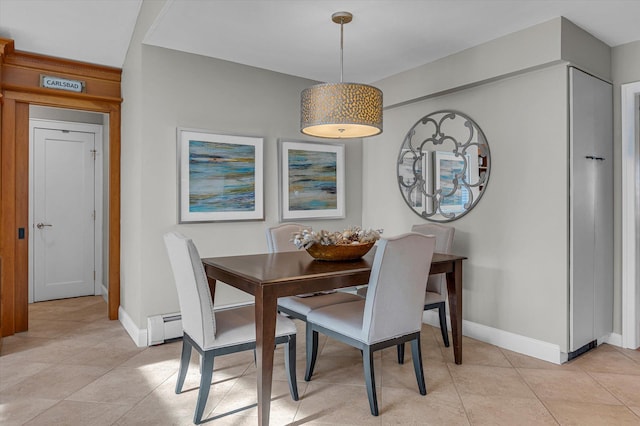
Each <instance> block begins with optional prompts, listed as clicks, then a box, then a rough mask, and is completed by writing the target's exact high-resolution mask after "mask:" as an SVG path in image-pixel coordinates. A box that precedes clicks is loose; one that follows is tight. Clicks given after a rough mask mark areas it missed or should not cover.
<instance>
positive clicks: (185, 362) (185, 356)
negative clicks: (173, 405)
mask: <svg viewBox="0 0 640 426" xmlns="http://www.w3.org/2000/svg"><path fill="white" fill-rule="evenodd" d="M190 360H191V343H189V342H188V341H187V340H186V339H183V340H182V355H180V368H179V370H178V381H177V382H176V393H180V392H182V386H183V385H184V379H185V377H187V370H188V369H189V361H190Z"/></svg>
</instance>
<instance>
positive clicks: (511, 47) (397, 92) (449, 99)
mask: <svg viewBox="0 0 640 426" xmlns="http://www.w3.org/2000/svg"><path fill="white" fill-rule="evenodd" d="M585 52H589V54H586V53H585ZM610 60H611V57H610V50H609V48H608V47H607V46H606V45H605V44H604V43H602V42H600V41H599V40H597V39H595V38H594V37H593V36H591V35H589V34H588V33H586V32H584V31H583V30H581V29H580V28H578V27H576V26H575V25H573V24H572V23H571V22H569V21H567V20H566V19H563V18H557V19H554V20H552V21H549V22H546V23H543V24H540V25H537V26H534V27H531V28H528V29H525V30H523V31H520V32H517V33H514V34H510V35H507V36H505V37H502V38H500V39H497V40H494V41H491V42H489V43H485V44H483V45H481V46H478V47H474V48H472V49H468V50H466V51H463V52H460V53H457V54H455V55H452V56H450V57H446V58H443V59H441V60H439V61H436V62H434V63H431V64H427V65H424V66H422V67H419V68H416V69H414V70H411V71H407V72H405V73H402V74H399V75H396V76H392V77H389V78H387V79H384V80H382V81H380V82H378V83H377V85H378V86H379V87H380V88H381V89H382V90H383V92H384V94H385V99H386V101H385V104H386V105H388V106H390V108H387V109H386V110H385V116H384V125H385V130H384V133H383V134H382V135H381V136H378V137H375V138H371V139H370V140H368V141H365V142H364V144H363V147H364V148H363V149H364V174H363V182H364V200H363V224H364V225H365V226H372V227H382V228H384V229H385V234H391V235H393V234H397V233H401V232H407V231H408V230H410V228H411V226H412V225H413V224H417V223H422V222H424V220H423V219H421V218H420V217H419V216H417V215H415V214H414V213H413V212H412V211H411V210H410V209H409V208H408V207H407V206H406V205H405V203H404V202H403V200H402V197H401V194H400V191H399V189H398V185H397V183H396V182H397V181H396V177H395V176H396V168H395V162H393V161H389V159H390V158H397V155H398V150H399V148H400V145H401V143H402V141H403V138H404V136H405V134H406V132H407V131H408V130H409V128H411V126H412V125H413V124H414V123H415V122H416V121H417V120H419V119H420V118H421V117H423V116H425V115H427V114H429V113H431V112H435V111H438V110H442V109H452V110H457V111H460V112H464V113H465V114H467V115H469V116H470V117H471V118H472V119H474V121H476V123H477V124H478V125H479V126H480V128H481V129H482V130H483V131H484V133H485V135H486V137H487V140H488V142H489V146H490V149H491V157H492V170H491V177H490V181H489V184H488V186H487V190H486V193H485V194H484V195H483V198H482V199H481V200H480V202H479V204H478V205H477V206H476V207H475V209H474V210H473V211H472V212H471V213H469V214H467V215H466V216H464V217H463V218H462V219H459V220H456V221H455V222H453V223H451V224H452V225H453V226H455V227H456V238H455V241H454V251H455V252H456V253H460V254H463V255H466V256H468V257H469V259H468V260H467V261H466V262H465V266H464V274H465V276H464V293H463V300H464V302H463V303H464V319H465V320H469V321H472V322H474V323H478V324H481V325H485V326H489V327H493V328H495V329H499V330H503V331H508V332H512V333H515V334H518V335H521V336H526V337H530V338H533V339H537V340H540V341H543V342H548V343H552V344H556V345H558V346H559V347H560V350H561V351H564V352H566V351H567V349H568V340H567V339H568V329H569V325H568V314H569V311H568V274H569V269H568V250H569V247H568V241H567V238H568V232H569V227H568V223H569V222H568V221H569V217H568V183H569V170H568V138H567V136H568V100H567V94H568V78H567V65H569V64H575V65H576V66H578V67H580V68H583V69H587V70H590V71H591V72H592V73H594V74H598V75H599V76H601V77H603V78H608V77H609V76H610ZM382 206H384V210H383V209H382V208H381V207H382Z"/></svg>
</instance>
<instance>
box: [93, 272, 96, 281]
mask: <svg viewBox="0 0 640 426" xmlns="http://www.w3.org/2000/svg"><path fill="white" fill-rule="evenodd" d="M93 280H94V281H95V280H96V271H93Z"/></svg>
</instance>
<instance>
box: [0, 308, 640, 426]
mask: <svg viewBox="0 0 640 426" xmlns="http://www.w3.org/2000/svg"><path fill="white" fill-rule="evenodd" d="M29 312H30V319H31V320H32V327H31V330H30V331H29V332H27V333H18V334H17V335H15V336H9V337H5V338H3V340H2V343H3V344H2V347H1V349H0V424H2V425H3V426H4V425H5V424H6V425H14V424H15V425H22V424H25V423H27V422H30V423H29V424H56V425H57V424H69V425H82V426H84V425H90V424H114V423H113V422H115V424H118V425H121V426H122V425H136V426H137V425H153V426H155V425H165V424H175V425H191V424H192V418H193V412H194V410H195V402H196V398H197V393H198V388H199V380H200V374H199V368H198V363H199V356H198V354H197V353H196V352H195V351H194V352H193V353H192V357H191V363H190V367H189V373H188V374H187V379H186V381H185V386H184V389H183V392H182V393H181V394H180V395H176V394H175V392H174V388H175V381H176V373H177V369H178V364H179V358H180V352H181V346H182V342H180V341H178V342H173V343H168V344H164V345H159V346H155V347H150V348H137V347H136V345H135V344H134V343H133V341H132V340H131V338H130V337H129V336H128V334H127V333H126V331H125V330H124V329H123V327H122V325H121V324H120V323H119V322H118V321H109V320H108V319H107V309H106V303H105V302H104V300H103V299H102V297H99V296H98V297H86V298H77V299H64V300H60V301H50V302H41V303H36V304H32V305H29ZM296 327H297V329H298V339H297V345H296V349H297V355H296V365H297V376H298V386H299V392H300V398H301V399H300V401H298V402H294V401H292V400H291V398H290V396H289V389H288V384H287V382H286V372H285V369H284V354H283V353H284V352H283V348H282V347H279V348H278V349H277V350H276V353H275V354H274V378H275V379H276V380H275V382H274V398H275V399H274V401H273V405H272V411H271V424H272V425H281V424H282V425H285V424H286V425H296V426H297V425H303V424H304V425H367V424H374V425H382V424H385V425H386V424H414V425H418V424H444V425H451V424H454V425H455V424H468V423H471V424H492V425H493V424H497V425H499V424H527V425H528V424H546V423H548V421H549V420H550V415H551V414H553V416H554V417H555V421H557V422H559V423H561V424H580V425H582V424H586V425H588V424H597V425H609V424H616V425H617V424H638V425H640V401H639V399H640V397H639V396H638V395H640V389H639V388H638V386H639V383H640V380H636V379H640V367H639V365H640V351H632V350H629V349H622V348H618V347H614V346H611V345H606V344H605V345H601V346H599V347H598V348H596V349H594V350H592V351H589V352H588V353H586V354H584V355H582V356H580V357H578V358H577V359H575V360H573V361H572V362H569V363H566V364H564V365H562V366H558V365H555V364H550V363H547V362H544V361H540V360H537V359H535V358H531V357H527V356H525V355H521V354H517V353H515V352H511V351H507V350H504V349H498V348H497V347H494V346H491V345H487V344H485V343H483V342H479V341H477V340H474V339H470V338H467V337H463V361H464V364H462V365H455V364H453V349H452V347H449V348H445V347H444V345H443V342H442V336H441V334H440V330H439V329H438V328H436V327H431V326H430V325H423V327H422V332H421V349H422V358H423V363H424V372H425V381H426V385H427V391H428V394H427V395H426V396H422V395H420V394H419V392H418V389H417V384H416V380H415V373H414V371H413V364H412V361H411V350H410V345H406V354H405V364H403V365H400V364H398V363H397V356H396V349H395V347H391V348H387V349H385V350H382V351H379V352H377V353H376V360H375V373H376V381H377V385H378V386H377V392H378V398H379V399H378V402H379V407H380V416H379V417H373V416H371V414H370V412H369V403H368V399H367V393H366V388H365V385H364V377H363V368H362V358H361V354H360V352H359V351H358V350H357V349H353V348H350V347H348V346H347V345H344V344H342V343H340V342H337V341H336V340H334V339H329V338H327V337H326V336H324V335H320V345H319V356H318V364H317V365H316V371H315V374H314V377H313V380H312V381H311V382H310V383H306V382H304V381H303V376H304V369H305V327H304V323H303V322H301V321H298V320H296ZM450 337H451V336H450ZM83 364H89V365H83ZM96 365H102V367H100V366H96ZM514 367H515V368H514ZM255 376H256V369H255V364H254V360H253V352H252V351H246V352H243V353H239V354H232V355H226V356H222V357H218V358H217V359H216V362H215V372H214V376H213V381H214V384H213V386H212V387H211V392H210V394H209V399H208V401H207V407H206V410H205V418H209V419H215V423H212V424H216V425H254V424H256V415H257V414H256V408H255V404H256V377H255ZM576 380H577V381H576ZM532 389H533V390H535V392H536V393H538V394H539V396H540V398H543V397H542V396H541V395H544V398H543V399H542V400H540V399H538V398H537V397H536V394H534V391H533V390H532ZM567 395H569V397H568V396H567ZM576 395H577V396H576ZM556 397H557V398H565V399H567V398H571V397H572V398H577V399H585V400H586V401H588V402H586V403H582V402H576V401H575V400H572V401H564V400H560V399H558V400H556V399H553V398H556ZM602 402H605V403H604V404H603V403H602ZM623 404H627V405H626V406H625V405H623ZM242 406H246V407H248V408H244V409H243V408H242ZM547 410H550V412H549V411H547ZM87 413H91V414H87ZM114 419H115V420H114ZM93 421H95V423H92V422H93ZM553 421H554V420H553V419H551V424H553Z"/></svg>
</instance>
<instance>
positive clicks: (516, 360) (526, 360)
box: [465, 349, 579, 370]
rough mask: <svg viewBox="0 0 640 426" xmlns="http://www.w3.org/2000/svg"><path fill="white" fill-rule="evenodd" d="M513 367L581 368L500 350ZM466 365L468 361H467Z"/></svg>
mask: <svg viewBox="0 0 640 426" xmlns="http://www.w3.org/2000/svg"><path fill="white" fill-rule="evenodd" d="M500 350H501V351H502V353H503V354H504V356H505V357H507V359H508V360H509V362H510V363H511V365H512V366H514V367H516V368H539V369H542V370H578V369H579V367H578V366H575V365H573V364H571V363H564V364H554V363H552V362H548V361H543V360H541V359H538V358H534V357H531V356H528V355H523V354H519V353H517V352H513V351H510V350H507V349H500ZM465 363H466V359H465Z"/></svg>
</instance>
